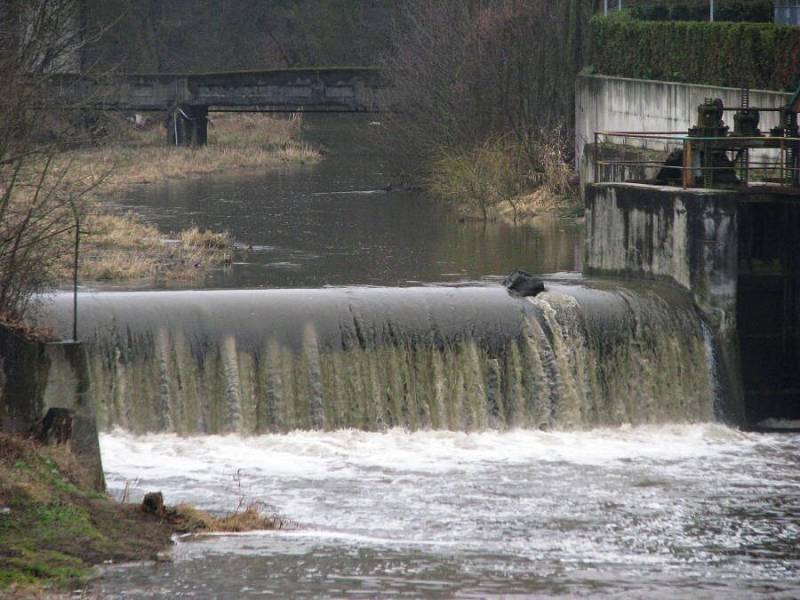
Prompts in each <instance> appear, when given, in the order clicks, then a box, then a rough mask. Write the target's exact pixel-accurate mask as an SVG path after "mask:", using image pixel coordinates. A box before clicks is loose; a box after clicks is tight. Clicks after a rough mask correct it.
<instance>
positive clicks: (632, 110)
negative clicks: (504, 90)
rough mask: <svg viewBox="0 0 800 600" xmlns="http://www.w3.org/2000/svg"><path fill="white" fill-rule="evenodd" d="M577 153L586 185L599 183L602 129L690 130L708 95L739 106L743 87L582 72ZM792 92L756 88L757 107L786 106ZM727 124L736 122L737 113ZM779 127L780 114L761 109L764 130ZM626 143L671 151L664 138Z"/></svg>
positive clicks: (753, 94) (752, 97) (753, 98)
mask: <svg viewBox="0 0 800 600" xmlns="http://www.w3.org/2000/svg"><path fill="white" fill-rule="evenodd" d="M575 92H576V93H575V157H576V162H577V168H578V170H579V172H580V176H581V183H582V184H583V185H584V186H585V185H586V184H588V183H591V182H593V181H594V170H593V164H592V151H591V148H592V146H591V145H593V144H594V133H595V132H596V131H633V132H635V131H651V132H655V131H681V132H683V131H686V132H688V130H689V128H690V127H692V126H693V125H694V124H695V123H694V121H695V120H696V119H697V107H698V105H700V104H702V103H703V101H704V100H705V99H706V98H722V101H723V102H724V103H725V106H738V105H739V103H740V95H741V91H740V90H738V89H735V88H724V87H714V86H707V85H692V84H686V83H675V82H669V81H650V80H644V79H625V78H622V77H606V76H603V75H581V76H579V77H578V78H577V81H576V90H575ZM790 99H791V95H790V94H786V93H783V92H771V91H763V90H751V92H750V105H751V106H754V107H767V108H772V107H780V106H785V105H786V104H787V103H788V102H789V100H790ZM726 122H730V125H731V126H732V125H733V121H732V116H729V115H726ZM776 125H778V116H777V114H776V113H761V124H760V126H759V127H760V128H761V130H762V131H767V130H769V129H771V128H772V127H775V126H776ZM625 144H626V145H629V146H634V147H641V148H648V149H651V150H657V151H665V150H666V144H665V142H664V141H656V140H649V141H647V140H638V141H637V140H633V139H631V138H628V139H627V140H625Z"/></svg>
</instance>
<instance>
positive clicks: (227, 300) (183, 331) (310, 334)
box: [43, 285, 716, 433]
mask: <svg viewBox="0 0 800 600" xmlns="http://www.w3.org/2000/svg"><path fill="white" fill-rule="evenodd" d="M548 289H549V291H548V292H546V293H544V294H541V295H540V296H538V297H537V298H535V299H522V298H514V297H511V296H509V294H508V293H507V292H506V291H505V290H504V289H502V288H499V287H497V288H494V287H460V288H433V287H429V288H405V289H396V288H339V289H321V290H320V289H317V290H265V291H213V292H198V291H191V292H124V293H97V294H82V295H81V297H80V300H79V303H80V304H79V305H80V315H81V320H80V337H81V339H83V340H84V341H85V342H86V343H87V350H88V353H89V362H90V369H91V375H92V381H93V394H94V397H95V401H96V404H97V407H98V422H99V425H100V427H101V428H102V429H105V430H109V429H111V428H114V427H122V428H125V429H128V430H131V431H134V432H138V433H143V432H173V431H174V432H178V433H226V432H240V433H260V432H286V431H291V430H297V429H301V430H335V429H346V428H353V429H361V430H367V431H373V430H383V429H386V428H391V427H403V428H406V429H409V430H419V429H445V430H456V431H474V430H483V429H507V428H513V427H520V428H536V429H551V428H561V429H564V428H583V427H592V426H599V425H617V424H622V423H634V424H640V423H654V422H698V421H707V420H710V419H711V418H712V417H713V406H714V395H715V387H716V386H715V373H714V364H713V362H714V361H713V352H710V351H709V341H708V334H707V330H706V329H705V328H704V325H703V323H702V320H701V317H700V316H699V314H698V312H697V311H696V309H695V307H694V306H693V305H692V303H691V301H690V300H689V299H688V298H686V297H684V296H683V295H680V294H679V293H678V292H676V291H673V290H660V291H656V290H655V289H643V290H638V291H637V292H633V291H631V290H628V289H624V288H614V289H612V290H600V289H590V288H587V287H583V286H579V285H572V286H564V285H551V286H549V288H548ZM70 316H71V297H70V296H69V295H59V296H56V298H55V299H54V301H53V302H52V303H51V305H50V306H49V307H48V308H47V311H46V314H45V315H44V316H43V320H45V321H49V322H53V323H55V324H56V325H57V326H58V328H59V329H60V330H61V331H63V332H64V333H65V334H66V333H67V332H68V331H69V329H70V326H71V321H70Z"/></svg>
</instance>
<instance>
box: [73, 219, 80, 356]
mask: <svg viewBox="0 0 800 600" xmlns="http://www.w3.org/2000/svg"><path fill="white" fill-rule="evenodd" d="M73 210H74V209H73ZM74 214H75V261H74V263H73V265H72V341H73V342H77V341H78V263H79V261H78V256H79V252H80V245H81V218H80V215H79V214H78V212H77V211H75V213H74Z"/></svg>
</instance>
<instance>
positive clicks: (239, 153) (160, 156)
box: [60, 115, 321, 283]
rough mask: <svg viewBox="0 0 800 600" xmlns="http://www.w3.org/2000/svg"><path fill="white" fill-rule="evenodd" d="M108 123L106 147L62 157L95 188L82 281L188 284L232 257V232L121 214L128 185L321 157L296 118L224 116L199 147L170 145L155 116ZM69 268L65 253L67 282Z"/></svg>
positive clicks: (88, 208)
mask: <svg viewBox="0 0 800 600" xmlns="http://www.w3.org/2000/svg"><path fill="white" fill-rule="evenodd" d="M105 127H106V128H107V129H111V130H113V131H112V132H110V133H108V135H107V137H108V138H109V139H107V140H105V141H103V142H102V144H101V145H99V146H96V147H83V148H77V149H72V150H69V151H67V152H66V153H65V155H64V156H63V157H61V159H60V160H61V161H62V162H63V164H64V165H65V166H64V167H63V168H64V170H65V172H67V173H68V178H69V180H70V181H73V182H82V183H83V184H84V185H90V186H93V189H92V192H91V193H90V195H88V197H87V198H86V199H85V213H86V216H85V220H84V224H83V226H82V229H83V230H84V237H83V241H82V252H81V256H82V259H81V265H80V280H81V281H82V282H95V281H101V282H120V281H142V280H149V281H150V282H153V283H155V282H162V281H168V282H169V281H171V282H187V281H192V280H196V279H198V278H202V277H204V276H205V275H206V274H207V273H208V272H209V271H211V270H214V269H219V268H224V267H226V266H228V265H229V264H230V263H231V260H232V255H233V242H234V240H233V239H232V238H231V236H230V235H229V234H228V233H227V232H224V231H201V230H199V229H198V228H197V227H193V226H190V227H187V228H186V229H183V230H181V231H176V232H171V233H168V234H166V235H165V234H164V233H163V232H160V231H159V230H158V228H156V227H155V226H153V225H151V224H148V223H146V222H144V221H143V220H142V219H141V217H139V216H138V215H136V214H135V213H133V212H126V213H120V212H119V210H118V209H116V208H115V200H116V198H117V196H118V195H119V194H121V193H124V191H125V190H126V189H127V188H129V187H130V186H134V185H146V184H149V183H155V182H162V181H164V180H165V179H184V178H188V177H193V176H201V175H208V174H211V173H215V172H226V173H231V172H236V171H255V170H258V169H279V168H284V167H291V166H298V165H304V164H313V163H316V162H318V161H319V160H320V157H321V154H320V152H319V151H318V150H316V149H314V148H313V147H312V146H310V145H309V144H307V143H305V142H303V141H301V140H300V139H299V138H300V133H301V128H302V119H300V118H299V117H293V118H286V119H283V118H273V117H270V116H266V115H220V116H217V117H214V118H213V120H212V121H211V122H210V127H209V145H208V146H204V147H201V148H174V147H170V146H167V145H166V144H165V141H164V137H165V134H164V130H163V127H162V126H161V125H160V124H159V123H156V122H152V121H151V122H147V123H144V124H142V125H139V126H137V125H134V124H133V123H129V122H127V121H122V120H121V119H109V120H108V121H106V123H105ZM66 165H68V166H66ZM71 273H72V260H71V257H69V256H65V258H64V261H63V264H62V268H61V276H60V277H61V279H62V281H65V282H66V281H68V280H69V277H70V276H71Z"/></svg>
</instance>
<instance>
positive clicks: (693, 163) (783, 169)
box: [592, 131, 800, 194]
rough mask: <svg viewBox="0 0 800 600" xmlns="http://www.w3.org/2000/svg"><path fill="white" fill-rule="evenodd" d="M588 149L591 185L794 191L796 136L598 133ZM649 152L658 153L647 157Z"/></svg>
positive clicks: (798, 182)
mask: <svg viewBox="0 0 800 600" xmlns="http://www.w3.org/2000/svg"><path fill="white" fill-rule="evenodd" d="M592 152H593V158H592V162H593V165H594V183H609V182H620V181H630V182H638V183H650V184H658V185H664V184H666V185H670V184H671V185H679V186H681V187H683V188H694V187H703V188H722V189H724V188H742V187H747V186H751V185H769V186H771V188H776V189H780V190H783V191H791V192H794V193H798V194H800V138H796V137H776V136H753V137H745V136H735V135H730V136H724V137H696V136H689V135H687V134H686V132H685V131H682V132H669V131H661V132H647V133H645V132H630V131H598V132H595V135H594V146H593V148H592ZM649 152H653V153H658V154H657V156H653V157H648V156H646V155H647V153H649ZM609 155H611V156H612V157H611V158H609ZM628 155H634V157H633V158H626V156H628ZM667 155H669V156H667Z"/></svg>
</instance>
